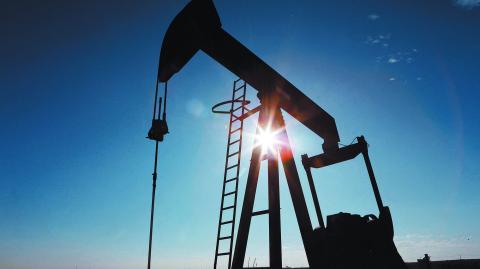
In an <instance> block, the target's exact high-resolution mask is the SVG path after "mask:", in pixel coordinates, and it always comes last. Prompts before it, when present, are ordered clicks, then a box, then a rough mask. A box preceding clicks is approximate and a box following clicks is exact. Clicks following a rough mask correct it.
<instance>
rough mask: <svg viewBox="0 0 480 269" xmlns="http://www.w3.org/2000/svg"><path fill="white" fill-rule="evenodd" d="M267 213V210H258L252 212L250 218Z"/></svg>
mask: <svg viewBox="0 0 480 269" xmlns="http://www.w3.org/2000/svg"><path fill="white" fill-rule="evenodd" d="M268 213H269V210H268V209H266V210H260V211H256V212H253V213H252V216H258V215H264V214H268Z"/></svg>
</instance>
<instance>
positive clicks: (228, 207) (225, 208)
mask: <svg viewBox="0 0 480 269" xmlns="http://www.w3.org/2000/svg"><path fill="white" fill-rule="evenodd" d="M234 207H235V206H233V205H231V206H227V207H224V208H222V210H229V209H232V208H234Z"/></svg>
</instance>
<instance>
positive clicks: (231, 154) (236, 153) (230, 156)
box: [228, 151, 240, 158]
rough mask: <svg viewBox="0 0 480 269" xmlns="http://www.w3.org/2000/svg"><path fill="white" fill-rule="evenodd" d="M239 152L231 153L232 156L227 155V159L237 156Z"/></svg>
mask: <svg viewBox="0 0 480 269" xmlns="http://www.w3.org/2000/svg"><path fill="white" fill-rule="evenodd" d="M239 152H240V151H237V152H234V153H232V154H229V155H228V158H230V157H232V156H234V155H237V154H238V153H239Z"/></svg>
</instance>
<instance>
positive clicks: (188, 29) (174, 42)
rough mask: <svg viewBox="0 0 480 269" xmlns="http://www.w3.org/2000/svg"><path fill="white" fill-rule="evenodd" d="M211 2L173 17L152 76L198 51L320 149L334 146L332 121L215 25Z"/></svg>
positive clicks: (195, 1)
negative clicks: (315, 138)
mask: <svg viewBox="0 0 480 269" xmlns="http://www.w3.org/2000/svg"><path fill="white" fill-rule="evenodd" d="M221 26H222V25H221V22H220V18H219V17H218V14H217V11H216V9H215V6H214V5H213V2H212V1H211V0H192V1H191V2H190V3H189V4H188V5H187V6H186V7H185V8H184V9H183V10H182V11H181V12H180V13H179V14H178V15H177V16H176V17H175V19H174V20H173V22H172V23H171V24H170V26H169V28H168V30H167V33H166V34H165V37H164V39H163V44H162V50H161V53H160V63H159V70H158V79H159V80H160V81H161V82H165V81H167V80H169V79H170V78H171V77H172V76H173V75H174V74H175V73H176V72H178V71H180V69H182V67H183V66H184V65H185V64H186V63H187V62H188V61H189V60H190V59H191V58H192V57H193V55H194V54H195V53H196V52H197V51H198V50H202V51H204V52H205V53H206V54H208V55H209V56H210V57H212V58H213V59H215V60H216V61H217V62H219V63H220V64H222V65H223V66H225V67H226V68H227V69H229V70H230V71H231V72H233V73H234V74H236V75H237V76H238V77H240V78H241V79H243V80H244V81H245V82H247V83H248V84H250V85H251V86H252V87H253V88H255V89H256V90H257V91H258V92H259V94H260V95H263V94H270V96H273V97H275V98H276V99H277V100H278V102H279V106H280V107H281V108H282V109H284V110H285V111H287V112H288V113H289V114H290V115H291V116H292V117H294V118H295V119H297V120H298V121H300V122H301V123H302V124H304V125H305V126H306V127H307V128H309V129H310V130H312V131H313V132H314V133H316V134H317V135H319V136H320V137H322V138H323V139H324V144H323V149H324V151H329V150H333V149H337V148H338V142H339V141H340V139H339V136H338V131H337V126H336V124H335V119H334V118H333V117H332V116H330V115H329V114H328V113H327V112H326V111H325V110H323V109H322V108H321V107H319V106H318V105H317V104H315V102H313V101H312V100H311V99H310V98H308V97H307V96H306V95H305V94H303V93H302V92H301V91H300V90H299V89H297V88H296V87H295V86H294V85H292V84H291V83H290V82H289V81H288V80H286V79H285V78H284V77H283V76H281V75H280V74H279V73H278V72H276V71H275V70H274V69H273V68H271V67H270V66H269V65H268V64H266V63H265V62H264V61H262V60H261V59H260V58H259V57H258V56H256V55H255V54H254V53H253V52H251V51H250V50H249V49H247V48H246V47H245V46H243V45H242V44H241V43H240V42H238V41H237V40H236V39H235V38H233V37H232V36H231V35H229V34H228V33H227V32H226V31H224V30H223V29H222V27H221Z"/></svg>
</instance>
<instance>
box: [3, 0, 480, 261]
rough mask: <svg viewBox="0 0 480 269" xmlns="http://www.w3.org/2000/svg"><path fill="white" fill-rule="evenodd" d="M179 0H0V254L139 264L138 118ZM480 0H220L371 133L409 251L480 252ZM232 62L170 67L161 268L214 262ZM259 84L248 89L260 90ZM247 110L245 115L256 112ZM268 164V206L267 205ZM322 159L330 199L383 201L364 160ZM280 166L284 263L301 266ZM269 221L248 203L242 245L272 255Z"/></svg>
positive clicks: (258, 47)
mask: <svg viewBox="0 0 480 269" xmlns="http://www.w3.org/2000/svg"><path fill="white" fill-rule="evenodd" d="M185 4H186V1H143V2H136V3H133V2H130V1H115V3H113V2H110V1H99V2H95V1H86V2H77V3H67V2H64V1H49V2H44V3H39V2H36V1H31V2H29V1H16V2H15V3H13V2H12V3H7V4H4V6H5V8H2V10H1V11H0V14H1V16H0V18H1V19H0V20H1V25H2V27H1V28H0V34H1V36H2V42H1V43H0V48H1V49H0V59H1V65H0V121H1V123H2V129H1V132H0V148H1V150H0V175H1V176H0V239H1V240H0V267H1V268H12V269H14V268H15V269H16V268H33V267H35V268H74V266H75V265H77V266H78V268H144V267H145V266H146V254H147V242H148V220H149V203H150V191H151V172H152V166H153V153H154V152H153V150H154V144H153V143H152V142H150V141H148V140H146V139H145V135H146V132H147V130H148V128H149V121H150V117H151V109H152V101H153V100H152V98H153V90H154V82H155V74H156V66H157V61H158V53H159V48H160V44H161V41H162V39H163V35H164V32H165V30H166V29H167V27H168V24H169V22H170V21H171V20H172V19H173V17H174V16H175V15H176V14H177V13H178V11H179V10H180V9H181V8H182V7H183V6H184V5H185ZM478 4H479V2H478V1H465V0H463V1H447V0H444V1H421V2H417V1H410V0H408V1H398V2H396V3H394V2H393V1H392V2H389V3H387V2H385V1H362V2H361V3H360V2H358V1H328V2H327V1H324V2H319V1H311V2H307V1H305V2H299V1H261V2H259V1H242V2H239V3H236V4H232V3H230V2H228V3H227V2H220V1H217V2H216V6H217V9H218V12H219V14H220V17H221V19H222V23H223V27H224V29H226V30H227V31H228V32H229V33H231V34H232V35H233V36H235V37H236V38H237V39H239V40H240V41H241V42H242V43H244V44H245V45H246V46H247V47H249V48H250V49H251V50H252V51H254V52H255V53H256V54H257V55H259V56H260V57H261V58H263V59H264V60H265V61H266V62H267V63H269V64H270V65H271V66H272V67H274V68H275V69H277V70H278V71H279V72H280V73H281V74H282V75H284V76H285V77H286V78H287V79H289V80H290V81H291V82H292V83H293V84H294V85H296V86H297V87H298V88H299V89H301V90H302V91H303V92H304V93H305V94H307V95H308V96H310V97H311V98H312V99H313V100H314V101H315V102H317V103H318V104H319V105H320V106H322V107H323V108H324V109H325V110H327V111H328V112H329V113H330V114H331V115H332V116H334V117H335V119H336V122H337V125H338V129H339V132H340V138H341V140H342V142H343V143H344V144H348V143H349V142H350V141H351V140H352V139H353V138H354V137H355V136H357V135H360V134H363V135H365V136H366V138H367V140H368V141H369V143H370V145H371V147H370V152H371V159H372V162H373V166H374V169H375V172H376V174H377V178H378V184H379V187H380V191H381V193H382V196H383V200H384V203H385V204H387V205H389V206H390V207H391V211H392V214H393V219H394V223H395V231H396V238H395V240H396V243H397V247H398V249H399V251H400V253H401V254H402V256H403V257H404V259H406V260H408V261H411V260H415V259H416V258H419V257H421V256H423V254H424V253H430V254H431V256H432V259H434V260H435V259H454V258H458V257H460V256H461V257H462V258H480V256H479V253H480V229H479V228H478V227H480V216H479V214H478V212H480V198H479V196H478V194H477V193H478V189H479V188H480V170H479V168H478V163H479V161H480V157H479V156H478V152H479V151H480V142H479V139H478V137H479V136H480V127H479V124H478V121H479V118H480V112H479V110H478V109H477V108H478V104H479V101H478V100H479V99H480V91H479V88H480V76H479V73H478V63H479V62H480V36H479V35H478V29H479V28H480V8H479V7H478ZM233 79H235V77H234V76H233V75H232V74H231V73H229V72H228V71H227V70H225V69H224V68H223V67H221V66H220V65H219V64H217V63H215V62H214V61H213V60H211V59H210V58H208V56H206V55H205V54H203V53H199V54H197V55H196V56H195V57H194V58H193V59H192V60H191V62H190V63H189V64H188V65H187V66H186V67H185V68H184V69H183V70H182V72H180V73H179V74H178V75H176V76H175V77H174V78H173V79H172V80H171V81H170V83H169V88H170V89H171V91H170V93H171V94H170V95H169V110H168V114H169V127H170V131H171V133H170V134H169V135H168V136H167V138H166V141H165V142H164V143H162V144H161V146H160V163H159V182H158V188H157V194H158V196H157V212H156V219H155V233H154V247H153V261H154V265H155V267H156V268H171V269H176V268H193V269H196V268H208V267H210V266H211V264H212V261H213V252H214V248H215V236H216V229H217V227H216V225H217V217H218V208H219V204H220V193H221V180H222V175H223V171H222V169H223V165H224V163H223V162H224V154H225V143H226V129H225V128H226V127H225V126H226V123H227V119H226V118H225V117H224V116H219V115H214V114H212V113H210V107H211V106H212V105H213V104H215V103H217V102H219V101H222V100H224V99H227V98H228V97H229V95H230V90H231V84H232V81H233ZM249 96H250V98H252V99H253V98H255V97H254V96H255V92H254V91H253V90H252V89H250V90H249ZM285 117H286V120H287V124H288V126H287V130H288V132H289V134H290V137H291V139H292V144H293V149H294V153H295V156H296V158H297V160H298V162H297V164H300V162H299V157H300V155H301V154H304V153H308V154H309V155H313V154H317V153H319V152H320V151H321V143H322V141H321V139H319V138H318V137H315V135H313V133H311V132H310V131H309V130H308V129H306V128H304V127H303V126H302V125H301V124H299V123H297V122H295V121H294V120H293V119H292V118H291V117H289V116H288V115H287V116H285ZM246 125H247V130H248V131H250V132H252V131H253V130H254V127H255V122H254V119H250V120H249V121H248V122H247V123H246ZM250 140H251V139H248V138H247V139H246V141H245V149H246V150H245V154H244V156H243V162H242V173H243V175H245V174H246V171H247V164H248V161H249V157H250V156H249V150H250V149H251V145H252V141H250ZM299 171H300V172H301V179H302V185H303V187H304V188H306V187H307V185H306V181H305V180H306V178H305V176H304V175H303V173H302V169H299ZM261 176H262V177H261V180H260V188H259V190H258V193H259V194H258V201H257V202H256V204H255V207H256V208H258V209H264V208H265V206H266V204H267V203H266V193H265V175H263V174H262V175H261ZM314 176H315V177H316V178H317V182H316V184H317V190H318V191H319V198H320V202H321V204H322V208H323V210H324V213H325V215H328V214H333V213H336V212H339V211H347V212H352V213H360V214H366V213H370V212H376V210H375V203H374V198H373V194H372V192H371V190H370V188H369V184H368V178H367V174H366V171H365V169H364V168H363V166H362V161H361V159H358V160H355V161H352V162H350V163H345V164H341V165H338V166H336V167H331V168H327V169H325V170H322V171H315V172H314ZM242 179H243V180H242V182H241V186H240V187H241V189H243V187H244V184H245V180H244V179H245V178H244V177H243V178H242ZM282 183H283V184H281V185H282V186H281V203H282V239H283V251H284V254H285V257H284V266H287V265H288V266H299V265H304V264H305V262H306V260H305V256H304V254H303V253H302V245H301V240H300V234H299V232H298V228H297V226H296V221H295V219H294V218H293V216H294V214H293V210H292V206H291V201H290V198H289V194H288V192H287V190H286V189H285V184H284V183H285V182H284V181H283V182H282ZM305 190H306V189H305ZM240 197H243V192H241V193H240ZM307 198H308V203H309V207H310V208H309V209H310V210H311V211H310V212H311V213H312V214H313V213H314V211H313V206H312V203H311V201H310V200H311V199H309V197H307ZM312 216H313V215H312ZM266 232H267V219H266V217H258V218H257V219H255V220H254V221H253V224H252V232H251V238H254V239H253V240H250V241H249V244H248V249H247V257H250V258H251V260H253V259H254V258H256V260H257V263H258V265H259V266H262V265H267V264H268V256H267V253H268V252H267V242H268V241H267V239H268V238H267V235H266Z"/></svg>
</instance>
